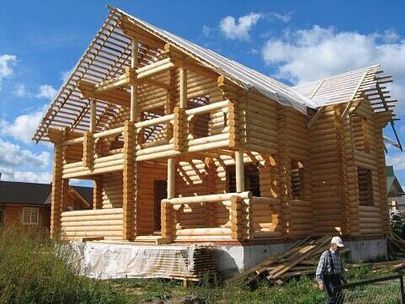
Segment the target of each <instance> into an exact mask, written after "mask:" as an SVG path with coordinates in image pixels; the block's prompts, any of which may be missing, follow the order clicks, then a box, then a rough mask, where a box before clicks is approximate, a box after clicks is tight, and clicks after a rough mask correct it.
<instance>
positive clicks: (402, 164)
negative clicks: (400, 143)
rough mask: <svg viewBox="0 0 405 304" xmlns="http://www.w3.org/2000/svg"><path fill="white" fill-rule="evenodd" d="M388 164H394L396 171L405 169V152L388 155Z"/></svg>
mask: <svg viewBox="0 0 405 304" xmlns="http://www.w3.org/2000/svg"><path fill="white" fill-rule="evenodd" d="M386 162H387V165H389V166H394V169H395V170H396V171H400V170H405V153H404V152H397V153H394V154H392V155H387V157H386Z"/></svg>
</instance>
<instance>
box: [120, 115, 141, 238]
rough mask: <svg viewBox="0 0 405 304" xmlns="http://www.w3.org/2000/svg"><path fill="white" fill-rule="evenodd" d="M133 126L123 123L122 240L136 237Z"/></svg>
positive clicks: (135, 180)
mask: <svg viewBox="0 0 405 304" xmlns="http://www.w3.org/2000/svg"><path fill="white" fill-rule="evenodd" d="M134 146H135V125H134V123H133V122H131V121H128V120H126V121H125V123H124V170H123V199H122V200H123V209H124V229H123V238H124V239H125V240H132V239H133V238H134V237H135V235H136V199H137V192H138V191H137V166H136V162H135V161H134Z"/></svg>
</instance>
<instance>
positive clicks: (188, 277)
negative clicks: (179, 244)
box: [162, 246, 217, 281]
mask: <svg viewBox="0 0 405 304" xmlns="http://www.w3.org/2000/svg"><path fill="white" fill-rule="evenodd" d="M176 259H177V260H176V261H171V260H170V259H166V260H165V261H163V262H166V263H168V264H169V265H172V263H174V264H176V263H177V264H179V265H183V264H185V265H186V269H184V267H179V268H178V269H179V272H176V273H172V274H169V276H167V275H164V276H162V277H169V278H173V279H178V280H184V281H199V280H201V279H203V278H204V277H205V276H206V275H215V274H216V271H217V270H216V263H215V257H214V250H213V249H212V248H211V247H209V246H197V247H196V248H195V250H194V253H193V255H192V256H191V257H190V256H188V255H187V254H185V252H184V251H183V252H181V254H180V256H179V255H177V256H176Z"/></svg>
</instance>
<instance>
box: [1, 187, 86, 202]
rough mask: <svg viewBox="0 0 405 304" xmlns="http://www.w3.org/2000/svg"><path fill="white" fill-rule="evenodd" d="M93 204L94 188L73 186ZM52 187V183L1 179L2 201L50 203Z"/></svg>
mask: <svg viewBox="0 0 405 304" xmlns="http://www.w3.org/2000/svg"><path fill="white" fill-rule="evenodd" d="M72 187H73V188H74V189H75V190H76V191H77V192H78V193H79V194H80V196H82V198H83V199H85V200H86V201H87V202H89V203H90V204H91V202H92V197H93V188H91V187H82V186H72ZM51 190H52V187H51V185H50V184H37V183H23V182H12V181H0V203H3V204H21V205H44V206H46V205H49V204H50V194H51Z"/></svg>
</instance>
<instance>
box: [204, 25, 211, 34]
mask: <svg viewBox="0 0 405 304" xmlns="http://www.w3.org/2000/svg"><path fill="white" fill-rule="evenodd" d="M211 32H212V28H210V27H208V26H206V25H203V27H202V33H203V35H204V36H205V37H208V36H209V35H210V34H211Z"/></svg>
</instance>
